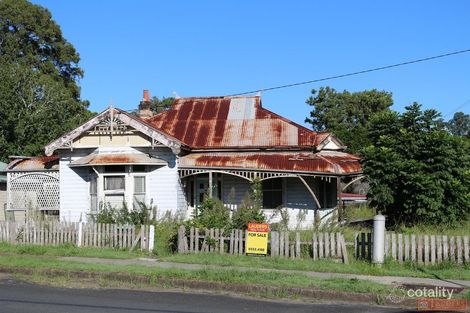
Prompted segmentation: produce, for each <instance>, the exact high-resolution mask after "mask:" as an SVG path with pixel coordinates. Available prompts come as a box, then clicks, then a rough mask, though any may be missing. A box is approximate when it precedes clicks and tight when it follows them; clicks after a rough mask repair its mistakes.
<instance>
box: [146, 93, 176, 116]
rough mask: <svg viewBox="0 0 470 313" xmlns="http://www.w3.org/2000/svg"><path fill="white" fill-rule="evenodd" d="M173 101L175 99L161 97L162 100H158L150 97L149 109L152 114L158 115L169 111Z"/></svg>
mask: <svg viewBox="0 0 470 313" xmlns="http://www.w3.org/2000/svg"><path fill="white" fill-rule="evenodd" d="M174 101H175V99H174V98H171V97H169V98H165V97H163V99H161V100H160V99H158V98H157V97H152V99H151V100H150V102H151V103H152V104H151V106H150V108H151V110H152V112H153V113H155V114H158V113H161V112H164V111H167V110H169V109H170V108H171V106H172V105H173V102H174Z"/></svg>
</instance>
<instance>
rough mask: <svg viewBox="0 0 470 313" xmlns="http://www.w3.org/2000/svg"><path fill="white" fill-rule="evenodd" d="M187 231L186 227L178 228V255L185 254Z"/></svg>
mask: <svg viewBox="0 0 470 313" xmlns="http://www.w3.org/2000/svg"><path fill="white" fill-rule="evenodd" d="M185 231H186V229H185V227H184V225H181V226H180V228H178V253H184V242H183V241H184V240H185V238H184V233H185Z"/></svg>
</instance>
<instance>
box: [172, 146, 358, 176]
mask: <svg viewBox="0 0 470 313" xmlns="http://www.w3.org/2000/svg"><path fill="white" fill-rule="evenodd" d="M359 160H360V159H359V157H356V156H354V155H351V154H348V153H344V152H336V151H335V152H333V151H331V152H330V151H328V152H327V151H322V152H318V153H313V152H205V153H191V154H189V155H186V156H184V157H182V158H180V160H179V167H180V168H220V169H246V170H264V171H272V170H275V171H289V172H299V173H312V174H315V173H318V174H332V175H350V174H359V173H361V172H362V167H361V164H360V162H359Z"/></svg>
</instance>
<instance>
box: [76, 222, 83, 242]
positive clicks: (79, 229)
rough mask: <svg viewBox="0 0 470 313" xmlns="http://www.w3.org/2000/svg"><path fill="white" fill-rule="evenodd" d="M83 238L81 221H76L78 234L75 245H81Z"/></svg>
mask: <svg viewBox="0 0 470 313" xmlns="http://www.w3.org/2000/svg"><path fill="white" fill-rule="evenodd" d="M82 238H83V223H78V236H77V247H81V246H82V242H83V241H82Z"/></svg>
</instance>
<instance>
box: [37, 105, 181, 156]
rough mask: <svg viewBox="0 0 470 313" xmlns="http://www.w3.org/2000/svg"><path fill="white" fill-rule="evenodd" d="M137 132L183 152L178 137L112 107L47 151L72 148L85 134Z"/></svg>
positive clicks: (175, 152)
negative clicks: (73, 143) (76, 140)
mask: <svg viewBox="0 0 470 313" xmlns="http://www.w3.org/2000/svg"><path fill="white" fill-rule="evenodd" d="M135 132H140V133H142V134H144V135H146V136H148V137H150V138H151V139H152V147H156V146H161V145H163V146H165V147H168V148H170V149H171V150H172V152H173V153H174V154H179V153H180V152H181V146H182V143H181V142H180V141H179V140H178V139H175V138H173V137H171V136H169V135H168V134H166V133H164V132H162V131H161V130H159V129H156V128H154V127H152V126H151V125H150V124H148V123H146V122H145V121H143V120H141V119H139V118H138V117H136V116H133V115H131V114H128V113H126V112H124V111H122V110H120V109H116V108H112V107H111V108H109V109H107V110H106V111H103V112H101V113H100V114H98V115H97V116H95V117H94V118H92V119H91V120H89V121H88V122H86V123H85V124H82V125H81V126H79V127H77V128H75V129H74V130H72V131H71V132H69V133H67V134H65V135H64V136H62V137H60V138H58V139H57V140H55V141H53V142H51V143H50V144H48V145H47V146H46V149H45V152H46V155H52V154H53V153H54V151H55V150H57V149H60V148H69V147H70V148H72V145H71V143H72V142H73V141H74V140H75V139H77V138H79V137H80V136H83V135H84V134H91V135H109V136H110V137H111V138H112V136H113V134H114V135H122V134H130V135H131V134H132V133H135Z"/></svg>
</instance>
